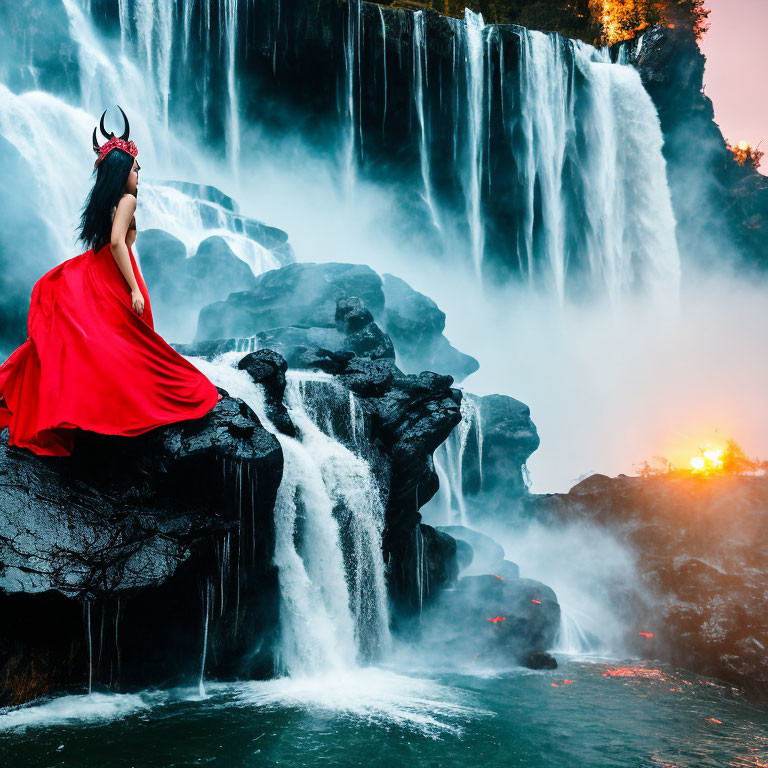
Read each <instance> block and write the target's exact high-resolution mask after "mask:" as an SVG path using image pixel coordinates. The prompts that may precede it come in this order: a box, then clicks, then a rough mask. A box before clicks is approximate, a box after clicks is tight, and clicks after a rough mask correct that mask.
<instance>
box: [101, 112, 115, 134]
mask: <svg viewBox="0 0 768 768" xmlns="http://www.w3.org/2000/svg"><path fill="white" fill-rule="evenodd" d="M106 114H107V110H106V109H105V110H104V114H103V115H102V116H101V120H99V128H101V132H102V133H103V134H104V138H105V139H114V138H115V134H114V133H107V129H106V128H105V127H104V115H106Z"/></svg>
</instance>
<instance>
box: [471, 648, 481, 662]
mask: <svg viewBox="0 0 768 768" xmlns="http://www.w3.org/2000/svg"><path fill="white" fill-rule="evenodd" d="M479 655H480V651H478V652H477V653H476V654H475V656H474V658H473V659H472V663H473V664H474V663H475V659H477V657H478V656H479Z"/></svg>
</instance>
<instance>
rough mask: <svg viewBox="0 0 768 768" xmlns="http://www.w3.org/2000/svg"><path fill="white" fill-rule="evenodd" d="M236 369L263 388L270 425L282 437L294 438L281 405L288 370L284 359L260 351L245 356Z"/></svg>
mask: <svg viewBox="0 0 768 768" xmlns="http://www.w3.org/2000/svg"><path fill="white" fill-rule="evenodd" d="M237 367H238V368H239V369H240V370H243V371H246V372H247V373H248V375H249V376H250V377H251V378H252V379H253V380H254V382H256V384H261V386H262V387H263V388H264V407H265V410H266V412H267V416H268V418H269V420H270V421H271V422H272V424H274V425H275V426H276V427H277V428H278V429H279V430H280V431H281V432H282V433H283V434H284V435H288V436H289V437H296V427H294V425H293V422H292V421H291V417H290V416H289V415H288V409H287V408H286V407H285V404H284V403H283V394H284V393H285V372H286V370H287V369H288V364H287V363H286V362H285V358H283V357H281V356H280V355H279V354H278V353H277V352H274V351H273V350H271V349H260V350H258V351H257V352H251V353H250V354H248V355H246V356H245V357H244V358H243V359H242V360H240V362H239V363H238V364H237Z"/></svg>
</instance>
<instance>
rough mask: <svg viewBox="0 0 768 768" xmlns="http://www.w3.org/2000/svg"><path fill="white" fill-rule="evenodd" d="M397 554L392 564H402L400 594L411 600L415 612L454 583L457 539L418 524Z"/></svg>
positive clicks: (429, 526)
mask: <svg viewBox="0 0 768 768" xmlns="http://www.w3.org/2000/svg"><path fill="white" fill-rule="evenodd" d="M397 555H398V556H397V560H396V561H395V563H396V565H395V567H397V565H400V566H401V567H402V572H401V574H400V578H399V579H398V580H397V585H398V589H399V593H401V594H402V595H404V596H408V597H409V598H411V599H412V600H413V606H412V608H413V612H414V613H416V612H418V613H421V611H422V610H423V609H424V607H426V606H427V605H428V604H430V603H431V602H433V601H434V600H435V599H436V598H437V597H438V595H439V594H440V591H441V590H443V589H445V588H447V587H451V586H455V584H456V579H457V577H458V570H459V569H458V563H457V560H456V541H455V540H454V539H453V538H451V537H450V536H448V535H447V534H445V533H441V532H440V531H438V530H436V529H435V528H433V527H432V526H431V525H425V524H424V523H418V524H417V525H416V526H415V527H414V528H413V533H412V535H411V537H410V538H409V539H408V540H407V541H406V542H405V546H404V547H403V549H402V550H401V551H400V552H398V553H397ZM390 567H391V566H390ZM407 613H410V611H408V612H407Z"/></svg>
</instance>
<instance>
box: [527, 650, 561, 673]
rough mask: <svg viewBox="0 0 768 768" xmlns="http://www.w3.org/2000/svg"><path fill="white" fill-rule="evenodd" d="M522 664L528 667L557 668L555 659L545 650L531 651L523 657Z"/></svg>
mask: <svg viewBox="0 0 768 768" xmlns="http://www.w3.org/2000/svg"><path fill="white" fill-rule="evenodd" d="M523 666H524V667H528V669H557V659H555V657H554V656H550V654H548V653H547V652H546V651H533V652H532V653H529V654H528V655H527V656H526V657H525V659H523Z"/></svg>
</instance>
